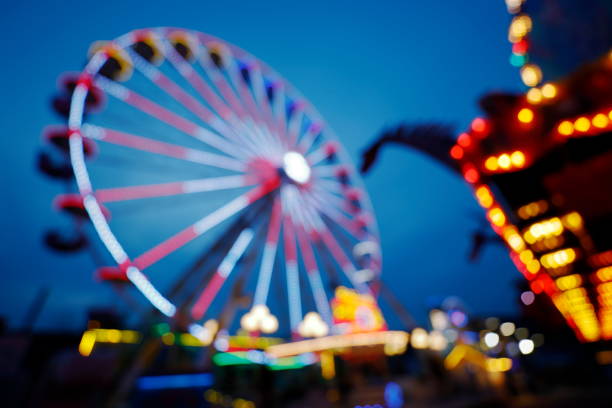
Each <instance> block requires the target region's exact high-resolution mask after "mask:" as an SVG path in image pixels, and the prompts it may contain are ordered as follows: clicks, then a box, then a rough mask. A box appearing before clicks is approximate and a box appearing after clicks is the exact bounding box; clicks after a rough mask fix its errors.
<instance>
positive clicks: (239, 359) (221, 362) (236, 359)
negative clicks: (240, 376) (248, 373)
mask: <svg viewBox="0 0 612 408" xmlns="http://www.w3.org/2000/svg"><path fill="white" fill-rule="evenodd" d="M212 360H213V363H215V365H217V366H219V367H224V366H230V365H245V364H253V362H252V361H251V360H249V359H248V358H247V357H246V352H244V351H238V352H233V353H217V354H215V355H214V356H213V358H212Z"/></svg>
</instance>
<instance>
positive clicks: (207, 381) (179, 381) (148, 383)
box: [138, 373, 213, 390]
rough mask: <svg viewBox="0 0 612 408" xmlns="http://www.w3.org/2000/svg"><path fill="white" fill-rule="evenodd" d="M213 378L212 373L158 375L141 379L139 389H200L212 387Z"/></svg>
mask: <svg viewBox="0 0 612 408" xmlns="http://www.w3.org/2000/svg"><path fill="white" fill-rule="evenodd" d="M212 383H213V376H212V374H210V373H201V374H179V375H158V376H152V377H140V378H139V379H138V388H139V389H141V390H164V389H168V388H199V387H210V386H211V385H212Z"/></svg>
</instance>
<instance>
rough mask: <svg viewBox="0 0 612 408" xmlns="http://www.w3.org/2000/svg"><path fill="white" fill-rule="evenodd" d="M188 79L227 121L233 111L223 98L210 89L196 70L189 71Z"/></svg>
mask: <svg viewBox="0 0 612 408" xmlns="http://www.w3.org/2000/svg"><path fill="white" fill-rule="evenodd" d="M186 78H187V80H188V81H189V83H191V85H193V87H194V88H195V90H196V91H198V93H199V94H200V95H201V96H202V97H203V98H204V99H205V100H206V101H207V102H208V103H210V105H211V106H212V107H213V108H214V109H215V110H216V111H217V112H218V113H219V116H221V117H222V118H223V119H225V120H227V119H228V118H229V117H230V116H231V115H232V111H231V110H230V109H228V108H227V106H225V104H224V103H223V101H222V100H221V98H219V97H218V96H217V94H215V93H214V92H213V91H212V90H211V89H210V87H209V86H208V84H206V82H204V80H203V79H202V78H200V76H199V75H198V74H197V73H196V72H195V70H193V69H189V73H188V75H186Z"/></svg>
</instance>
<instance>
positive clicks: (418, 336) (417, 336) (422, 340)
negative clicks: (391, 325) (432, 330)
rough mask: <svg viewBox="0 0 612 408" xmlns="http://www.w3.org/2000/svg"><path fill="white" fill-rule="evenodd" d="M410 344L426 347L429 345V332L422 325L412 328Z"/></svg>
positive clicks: (417, 347) (414, 346)
mask: <svg viewBox="0 0 612 408" xmlns="http://www.w3.org/2000/svg"><path fill="white" fill-rule="evenodd" d="M410 344H411V345H412V347H413V348H415V349H424V348H425V347H427V346H428V345H429V334H427V332H426V331H425V329H422V328H420V327H417V328H415V329H414V330H412V334H411V338H410Z"/></svg>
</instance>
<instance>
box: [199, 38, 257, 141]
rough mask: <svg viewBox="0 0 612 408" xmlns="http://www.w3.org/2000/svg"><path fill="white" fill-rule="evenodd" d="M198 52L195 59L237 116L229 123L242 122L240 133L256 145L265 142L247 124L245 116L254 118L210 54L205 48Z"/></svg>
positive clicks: (234, 124)
mask: <svg viewBox="0 0 612 408" xmlns="http://www.w3.org/2000/svg"><path fill="white" fill-rule="evenodd" d="M198 54H199V55H198V57H197V61H198V63H199V65H200V66H201V67H202V69H203V70H204V72H205V73H206V75H207V76H208V77H209V78H210V80H211V82H212V83H213V84H214V85H215V87H216V88H217V91H218V93H219V94H220V95H221V96H222V97H223V98H224V99H225V100H226V101H227V103H228V104H229V106H230V108H231V109H232V111H233V112H235V113H236V114H237V116H238V120H237V121H231V122H230V123H232V124H233V126H236V125H237V123H236V122H239V123H242V125H243V126H241V127H242V134H245V135H248V136H249V137H250V139H251V140H252V141H253V142H255V144H256V145H259V146H261V145H262V144H265V141H264V140H262V139H261V137H260V136H259V134H258V133H257V132H256V131H255V130H254V129H253V126H248V125H249V124H248V123H247V122H248V120H247V118H250V119H251V120H254V118H252V117H250V116H249V115H248V113H247V111H246V107H245V106H244V103H243V102H241V100H240V99H239V98H238V96H237V94H236V91H235V90H234V88H233V87H232V86H231V85H230V84H229V82H228V81H227V79H226V78H225V76H224V75H223V74H222V73H220V72H219V68H217V67H216V66H215V64H214V63H213V62H212V61H211V58H210V55H209V54H208V52H207V50H206V48H205V49H204V51H200V52H198ZM245 128H246V129H245ZM245 130H246V131H245Z"/></svg>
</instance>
